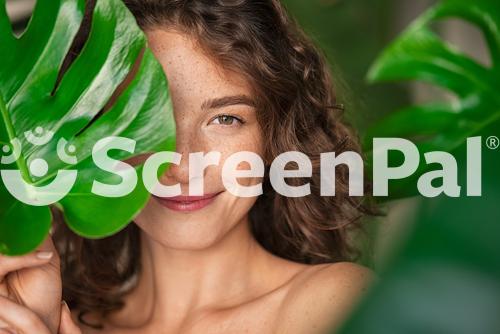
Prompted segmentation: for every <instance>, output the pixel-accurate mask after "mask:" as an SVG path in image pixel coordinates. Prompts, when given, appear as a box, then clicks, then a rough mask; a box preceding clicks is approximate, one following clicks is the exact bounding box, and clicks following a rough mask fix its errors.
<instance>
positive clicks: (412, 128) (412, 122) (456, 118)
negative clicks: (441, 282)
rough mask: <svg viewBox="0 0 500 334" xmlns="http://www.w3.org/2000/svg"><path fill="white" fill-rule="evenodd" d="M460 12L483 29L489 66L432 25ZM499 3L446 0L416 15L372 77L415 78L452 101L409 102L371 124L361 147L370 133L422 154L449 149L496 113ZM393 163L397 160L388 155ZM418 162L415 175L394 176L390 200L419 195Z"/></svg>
mask: <svg viewBox="0 0 500 334" xmlns="http://www.w3.org/2000/svg"><path fill="white" fill-rule="evenodd" d="M452 17H458V18H461V19H463V20H466V21H468V22H470V23H472V24H474V25H476V26H477V27H479V28H480V29H481V31H482V32H483V33H484V36H485V39H486V42H487V44H488V47H489V51H490V55H491V59H492V65H491V67H489V68H487V67H485V66H484V65H481V64H479V63H478V62H476V61H475V60H473V59H471V58H469V57H467V56H466V55H464V54H463V53H462V52H461V51H460V50H458V49H457V48H456V47H454V46H453V45H452V44H450V43H447V42H445V41H444V40H442V39H441V38H439V37H438V36H437V35H436V34H435V33H434V32H433V30H432V25H433V24H434V23H436V22H437V21H440V20H443V19H447V18H452ZM499 29H500V2H499V1H496V0H477V1H468V0H445V1H442V2H440V3H439V4H438V5H436V6H435V7H433V8H432V9H431V10H429V11H428V12H427V13H426V14H424V15H423V16H421V17H420V18H419V19H417V20H416V22H414V23H413V24H412V25H411V26H410V27H409V28H408V29H407V30H406V31H405V32H404V33H403V34H402V35H401V36H400V37H399V38H398V39H397V40H396V41H395V42H394V43H393V44H392V45H391V46H390V47H389V48H387V50H386V51H385V52H384V53H383V54H382V56H381V57H380V58H379V59H378V60H377V61H376V63H375V64H374V65H373V67H372V68H371V71H370V73H369V75H368V78H369V80H370V81H371V82H382V81H397V80H416V81H421V82H425V83H430V84H434V85H437V86H439V87H442V88H444V89H446V90H448V91H450V92H451V93H453V94H454V95H455V96H456V98H457V100H456V101H453V102H435V103H429V104H426V105H421V106H413V107H409V108H407V109H404V110H401V111H399V112H396V113H393V114H391V115H389V116H388V117H386V118H384V119H383V120H382V121H380V122H378V123H376V124H375V125H373V126H372V127H371V128H370V129H369V130H368V131H367V134H366V137H365V145H364V146H365V148H366V149H368V150H369V149H370V148H371V142H372V138H374V137H401V138H407V139H410V140H412V141H413V142H414V143H416V145H417V146H418V147H419V149H420V152H421V153H422V154H424V153H425V152H428V151H446V152H453V151H454V150H456V149H458V148H460V146H462V145H464V143H465V140H466V138H467V137H472V136H475V135H476V134H477V133H479V132H480V131H481V130H482V129H484V128H485V127H487V126H488V125H490V124H492V123H494V122H495V121H496V120H498V119H499V118H500V94H498V89H499V87H500V33H499ZM392 160H393V161H392V163H391V164H392V165H398V163H397V159H396V158H394V159H392ZM428 168H429V167H427V166H425V165H423V164H421V166H420V168H419V171H418V172H417V173H415V175H414V177H411V178H406V179H404V180H398V181H394V182H393V183H392V184H391V187H390V191H389V194H390V199H396V198H402V197H408V196H413V195H416V194H417V189H416V186H415V184H416V179H418V177H419V176H420V175H422V174H423V173H425V172H426V171H428Z"/></svg>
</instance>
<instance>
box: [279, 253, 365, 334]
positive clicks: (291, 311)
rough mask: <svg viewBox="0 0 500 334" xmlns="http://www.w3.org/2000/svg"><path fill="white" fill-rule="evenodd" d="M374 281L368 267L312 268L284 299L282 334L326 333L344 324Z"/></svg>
mask: <svg viewBox="0 0 500 334" xmlns="http://www.w3.org/2000/svg"><path fill="white" fill-rule="evenodd" d="M373 280H374V274H373V273H372V271H370V270H369V269H367V268H364V267H362V266H359V265H356V264H354V263H348V262H342V263H335V264H325V265H316V266H309V267H308V268H307V269H305V270H303V272H301V273H300V274H298V275H297V276H296V277H295V278H294V280H293V282H291V286H290V289H289V292H288V294H287V296H286V298H285V299H284V300H283V305H282V308H281V312H280V314H279V319H278V322H277V324H278V325H277V326H278V329H277V332H279V333H322V332H324V331H325V330H327V329H328V328H331V327H336V326H338V325H340V324H341V323H342V321H343V320H344V319H345V317H346V316H347V315H348V314H349V312H350V311H351V310H352V308H353V306H354V305H355V304H356V302H357V301H358V300H359V298H360V297H361V295H362V294H363V293H364V292H366V291H367V290H368V288H369V286H370V285H371V283H372V282H373Z"/></svg>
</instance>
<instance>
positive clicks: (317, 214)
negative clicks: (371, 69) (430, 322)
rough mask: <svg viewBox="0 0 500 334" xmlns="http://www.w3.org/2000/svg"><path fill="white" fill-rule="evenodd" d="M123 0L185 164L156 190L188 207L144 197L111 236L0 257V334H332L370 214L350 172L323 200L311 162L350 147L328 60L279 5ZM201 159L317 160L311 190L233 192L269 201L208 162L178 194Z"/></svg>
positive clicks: (235, 0)
mask: <svg viewBox="0 0 500 334" xmlns="http://www.w3.org/2000/svg"><path fill="white" fill-rule="evenodd" d="M126 4H127V5H128V6H129V8H130V9H131V11H132V12H133V13H134V14H135V15H136V17H137V20H138V23H139V24H140V26H141V27H142V28H143V29H144V31H145V32H146V34H147V37H148V39H149V45H150V47H151V48H152V50H153V51H154V53H155V55H156V56H157V58H158V60H159V61H160V63H161V64H162V65H163V67H164V70H165V72H166V75H167V77H168V80H169V83H170V89H171V96H172V99H173V104H174V112H175V119H176V125H177V150H178V152H179V153H182V154H183V157H184V158H183V160H182V162H181V164H180V165H173V166H172V167H171V168H170V169H169V170H168V171H167V172H166V173H165V174H164V175H163V176H162V179H161V181H162V183H164V184H166V185H173V184H180V185H181V187H182V193H183V196H181V197H176V198H158V197H153V198H152V199H151V200H150V202H149V204H148V205H147V206H146V208H145V209H144V210H143V211H142V212H141V213H140V215H139V216H138V217H137V218H136V219H135V220H134V222H133V223H132V224H130V225H129V227H127V228H126V229H125V230H123V231H122V232H120V233H119V234H117V235H116V236H114V237H111V238H107V239H104V240H94V241H91V240H83V239H82V238H79V237H77V236H76V235H74V234H73V233H72V232H70V231H69V230H67V229H66V228H65V227H64V225H63V224H60V225H57V226H55V233H54V234H53V235H52V239H53V240H54V241H55V242H54V243H53V242H52V240H47V241H46V242H45V244H44V245H43V246H42V247H40V249H39V250H38V251H37V252H35V253H34V254H30V255H27V256H23V257H17V258H7V257H0V282H1V283H0V328H3V332H8V333H10V332H15V333H30V334H31V333H56V332H60V333H66V334H68V333H69V334H71V333H80V331H81V332H83V333H204V334H205V333H261V334H263V333H308V334H309V333H322V332H324V331H326V330H327V329H328V328H330V327H334V328H337V327H338V326H339V324H341V322H342V321H343V320H344V319H345V317H346V315H347V314H348V312H349V311H350V310H351V309H352V307H353V305H354V303H355V302H356V301H357V300H358V298H359V295H360V293H361V292H362V291H363V290H365V289H366V287H367V285H368V284H369V282H370V275H371V274H370V272H369V271H368V270H367V269H364V268H362V267H360V266H357V265H355V264H352V263H349V262H346V261H349V260H351V259H352V256H353V255H354V252H353V251H354V249H353V248H352V247H351V241H350V236H351V231H352V230H353V228H355V227H357V226H358V225H359V219H360V218H361V217H362V216H363V215H364V214H366V213H367V212H368V209H367V208H366V207H365V206H364V205H363V202H362V199H361V198H352V197H349V196H348V190H347V177H348V175H347V171H346V170H345V169H342V168H341V169H340V173H337V181H336V182H337V195H336V196H335V197H322V196H320V194H319V185H320V175H319V155H320V154H321V153H322V152H332V151H335V152H337V153H341V152H344V151H347V150H350V151H359V147H358V143H357V140H356V137H355V135H354V134H353V133H352V132H351V131H350V130H349V129H348V127H346V125H345V124H344V123H343V121H342V119H341V115H340V110H339V108H337V107H336V98H335V94H334V88H333V85H332V80H331V78H330V74H329V69H328V67H327V65H326V63H325V60H324V59H323V57H322V56H321V55H320V53H319V52H318V51H317V50H316V49H315V47H314V46H313V45H312V44H311V43H310V42H309V40H308V39H307V38H306V37H305V36H304V34H303V33H302V32H301V31H300V30H299V29H298V28H297V26H296V25H295V24H294V22H293V21H292V20H291V19H290V18H289V17H288V16H287V14H286V12H285V10H284V8H283V7H282V5H281V4H280V3H279V1H278V0H258V1H257V0H217V1H208V0H126ZM210 151H218V152H221V153H222V159H221V163H220V166H222V165H223V162H224V160H225V159H226V158H227V157H228V156H230V155H231V154H233V153H236V152H239V151H250V152H255V153H257V154H259V155H260V156H261V157H263V159H264V161H266V165H267V166H268V165H269V164H270V162H271V161H272V160H273V159H274V158H275V157H276V156H277V155H279V154H281V153H283V152H287V151H300V152H303V153H305V154H307V155H308V156H309V157H310V158H311V160H312V161H313V177H312V179H311V180H309V181H310V183H311V188H312V194H311V195H309V196H307V197H301V198H287V197H283V196H280V195H278V194H277V193H275V192H274V191H273V190H272V188H271V187H270V186H269V180H268V178H267V177H266V178H264V180H260V179H251V178H247V179H241V180H240V183H241V184H246V185H251V184H255V183H258V182H261V181H263V182H264V189H265V191H264V195H262V196H260V197H259V198H243V197H236V196H233V195H232V194H230V193H229V192H228V191H227V190H226V189H225V188H224V186H223V183H222V178H221V169H222V167H216V166H211V167H209V168H207V169H206V171H205V183H204V188H205V195H204V196H201V197H189V196H187V194H188V188H187V185H188V183H189V181H190V180H189V166H188V162H187V161H188V159H186V158H185V157H187V154H188V153H190V152H210ZM291 167H293V166H291ZM240 168H242V169H245V168H247V167H246V166H240ZM290 183H294V182H292V181H290ZM300 183H301V182H299V181H297V180H295V184H300ZM96 214H97V213H96ZM54 244H55V246H54ZM61 277H62V279H61ZM62 300H65V301H66V302H67V304H66V302H62ZM68 304H69V306H70V307H71V309H72V314H70V312H69V308H68ZM0 332H2V330H0Z"/></svg>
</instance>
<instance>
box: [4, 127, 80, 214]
mask: <svg viewBox="0 0 500 334" xmlns="http://www.w3.org/2000/svg"><path fill="white" fill-rule="evenodd" d="M24 135H25V138H26V140H27V141H28V142H29V143H30V144H32V145H34V146H42V145H46V144H48V143H49V142H50V141H51V140H52V139H53V137H54V133H53V132H50V131H44V129H43V128H41V127H37V128H36V129H35V131H34V132H32V131H27V132H25V133H24ZM2 151H3V153H4V154H5V156H2V158H1V160H0V162H1V164H2V165H11V164H14V163H16V162H17V161H18V159H19V158H20V157H21V152H22V147H21V142H20V141H19V140H18V139H17V138H15V139H13V140H12V141H11V143H10V145H4V146H3V148H2ZM75 154H76V148H75V147H74V146H73V145H68V142H67V141H66V139H64V138H61V139H60V140H59V141H58V143H57V155H58V157H59V159H61V161H63V162H64V163H66V164H69V165H75V164H77V163H78V160H77V158H76V156H75ZM27 167H28V172H29V174H30V177H31V178H40V179H41V178H44V177H46V176H48V174H49V163H48V162H47V161H46V160H45V159H42V158H35V159H33V160H32V161H29V162H28V166H27ZM0 174H1V178H2V181H3V183H4V184H5V187H6V188H7V190H8V191H9V193H10V194H11V195H12V196H13V197H15V198H16V199H17V200H19V201H21V202H23V203H25V204H28V205H31V206H47V205H51V204H54V203H57V202H59V201H60V200H61V199H63V198H64V197H65V196H66V195H68V194H69V192H70V191H71V189H72V188H73V186H74V184H75V182H76V178H77V174H78V173H77V171H76V170H59V171H57V173H56V174H55V177H53V178H52V180H51V181H50V182H49V183H47V184H43V185H35V184H32V183H31V182H27V181H26V180H25V177H24V176H23V174H22V173H21V171H20V170H19V169H2V170H1V171H0Z"/></svg>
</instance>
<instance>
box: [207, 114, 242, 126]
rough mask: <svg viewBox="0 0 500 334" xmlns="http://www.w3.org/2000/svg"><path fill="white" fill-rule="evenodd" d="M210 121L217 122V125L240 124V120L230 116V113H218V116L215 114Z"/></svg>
mask: <svg viewBox="0 0 500 334" xmlns="http://www.w3.org/2000/svg"><path fill="white" fill-rule="evenodd" d="M212 123H213V124H218V125H226V126H230V125H235V124H236V123H240V124H241V123H242V122H241V120H239V119H238V118H236V117H234V116H231V115H220V116H217V117H216V118H214V120H213V121H212Z"/></svg>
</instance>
